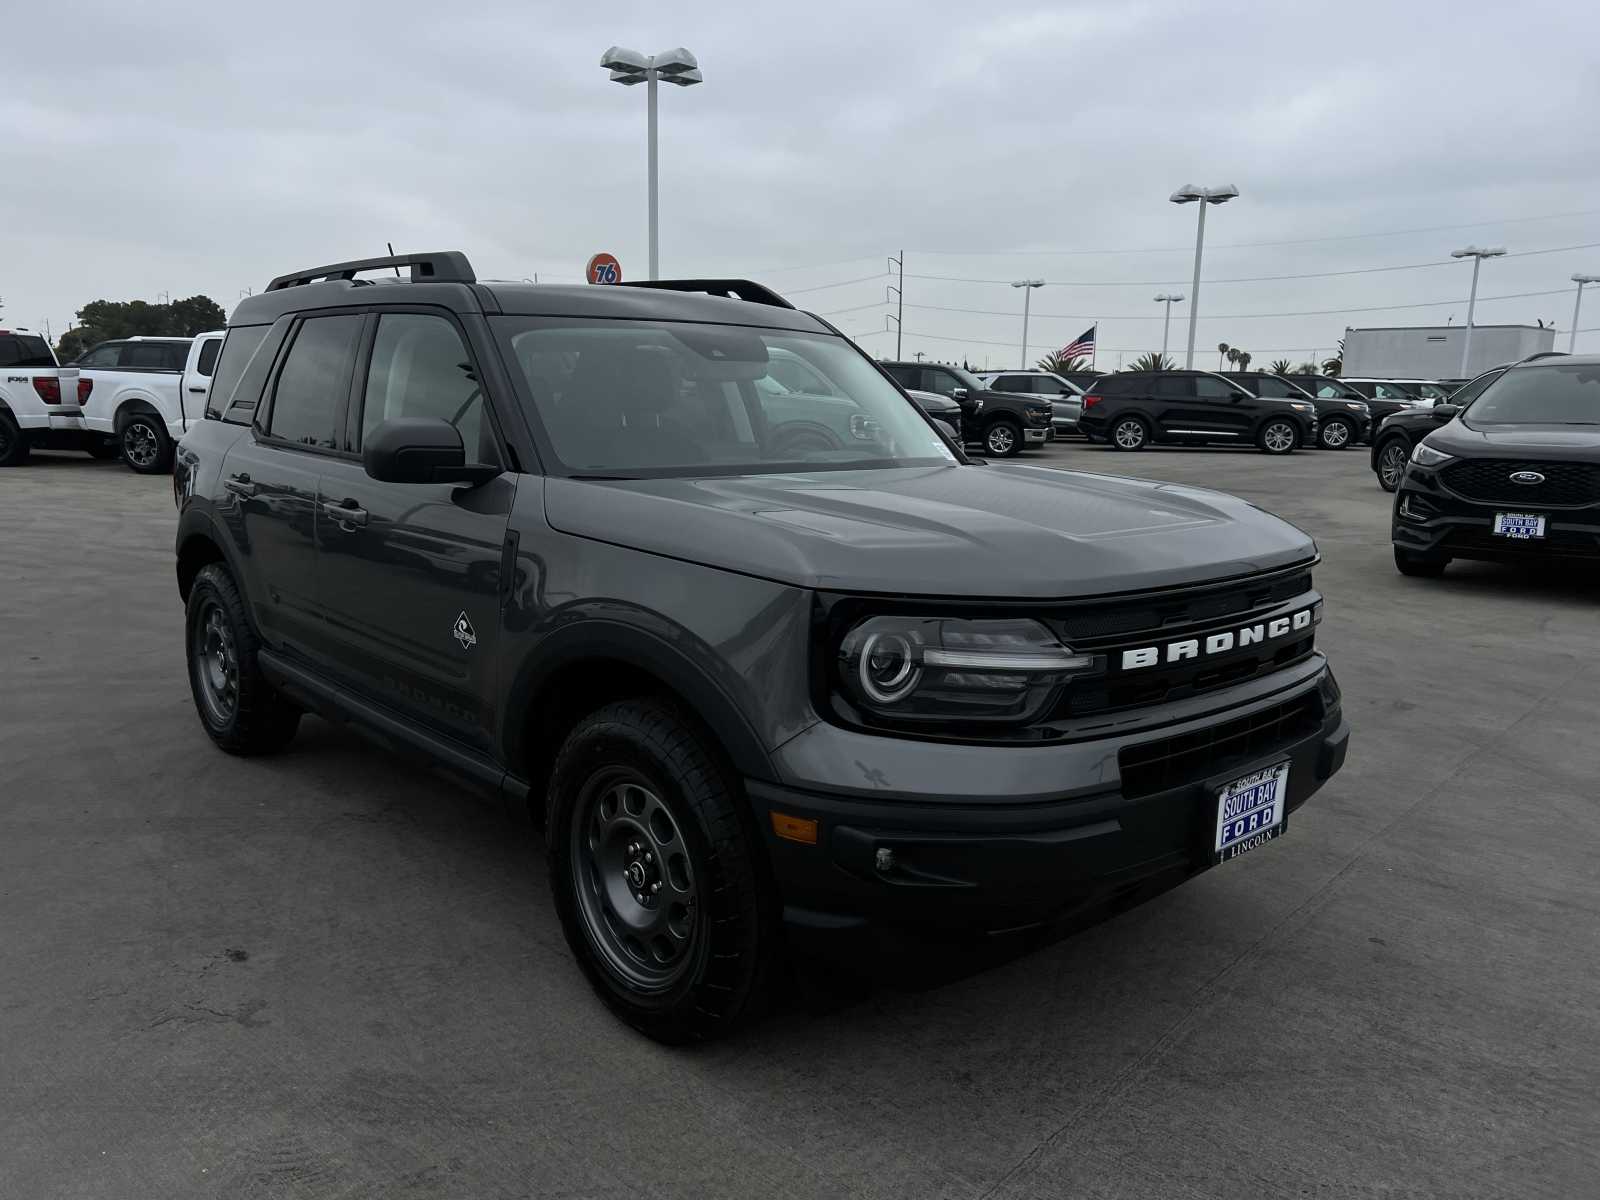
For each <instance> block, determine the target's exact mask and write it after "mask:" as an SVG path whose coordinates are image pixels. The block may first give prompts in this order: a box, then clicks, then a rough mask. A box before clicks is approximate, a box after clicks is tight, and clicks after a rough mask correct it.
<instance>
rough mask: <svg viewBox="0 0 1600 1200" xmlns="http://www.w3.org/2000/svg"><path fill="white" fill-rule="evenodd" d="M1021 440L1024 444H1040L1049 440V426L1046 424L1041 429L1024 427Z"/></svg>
mask: <svg viewBox="0 0 1600 1200" xmlns="http://www.w3.org/2000/svg"><path fill="white" fill-rule="evenodd" d="M1022 440H1023V443H1024V444H1025V445H1029V446H1042V445H1044V444H1045V443H1046V442H1048V441H1049V440H1050V428H1049V426H1046V427H1045V428H1043V429H1024V430H1023V431H1022Z"/></svg>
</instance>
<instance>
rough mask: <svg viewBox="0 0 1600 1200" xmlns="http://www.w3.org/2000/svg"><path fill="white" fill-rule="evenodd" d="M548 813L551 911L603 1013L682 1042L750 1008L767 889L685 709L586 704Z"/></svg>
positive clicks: (557, 768)
mask: <svg viewBox="0 0 1600 1200" xmlns="http://www.w3.org/2000/svg"><path fill="white" fill-rule="evenodd" d="M547 814H548V820H547V822H546V839H547V842H546V853H547V854H548V856H549V861H550V886H551V889H552V892H553V895H554V900H555V905H556V911H557V913H558V914H559V916H560V918H561V924H562V929H563V931H564V932H565V934H566V938H567V944H568V945H569V946H570V947H571V948H572V952H573V954H574V956H575V957H576V958H577V960H578V964H579V965H580V966H581V967H582V968H583V972H584V974H585V976H587V978H588V980H589V984H590V986H591V987H593V988H594V990H595V992H596V994H597V995H599V997H600V998H601V999H602V1000H603V1001H604V1002H605V1003H606V1005H607V1006H608V1007H609V1008H610V1009H611V1010H612V1012H614V1013H615V1014H616V1015H617V1016H618V1017H620V1018H621V1019H622V1020H624V1021H626V1022H627V1023H628V1024H629V1025H632V1026H633V1027H634V1028H635V1029H638V1030H640V1031H641V1032H642V1033H645V1034H647V1035H648V1036H650V1037H652V1038H655V1039H656V1040H658V1041H662V1042H667V1043H681V1042H689V1041H698V1040H703V1039H706V1038H710V1037H716V1036H720V1035H722V1034H724V1033H726V1032H728V1031H729V1030H731V1029H733V1028H735V1027H737V1026H738V1025H739V1024H740V1023H741V1022H743V1021H744V1020H746V1019H747V1018H748V1017H750V1016H751V1015H753V1014H754V1013H755V1012H756V1011H757V1010H758V1009H759V1007H760V1002H761V1001H762V1000H764V999H765V996H766V992H767V982H768V980H769V979H770V976H771V972H772V967H773V964H774V961H775V959H776V953H777V952H776V947H777V942H778V937H777V901H776V896H775V893H774V891H773V889H772V887H771V886H770V883H769V882H768V874H769V872H768V869H767V864H766V860H765V858H764V850H763V847H762V845H761V842H760V839H759V837H758V835H757V832H756V830H755V827H754V821H753V819H752V817H751V816H750V814H749V811H748V804H747V802H745V801H744V800H743V799H742V797H741V796H740V795H739V787H738V783H737V780H736V779H735V778H733V777H732V776H731V775H730V774H729V772H728V771H727V770H726V768H724V767H723V766H722V764H721V760H720V755H719V753H718V752H717V751H716V749H715V748H714V746H713V745H712V744H711V742H710V740H709V735H707V734H705V733H704V732H702V731H701V730H700V729H699V727H698V726H697V724H696V723H695V722H694V721H693V720H692V719H691V718H689V717H687V716H686V715H684V714H682V713H681V712H679V711H678V710H677V709H676V708H675V707H673V706H672V705H670V704H668V703H666V702H664V701H661V700H654V699H637V700H626V701H618V702H616V703H613V704H608V705H606V706H605V707H603V708H601V709H598V710H597V711H595V712H593V713H590V714H589V715H588V716H587V717H584V718H583V719H582V720H581V721H579V722H578V724H577V725H576V726H575V727H574V728H573V730H572V732H571V733H570V734H569V735H568V736H567V738H566V741H565V742H564V743H563V744H562V747H561V751H560V753H559V754H558V755H557V756H556V761H555V765H554V767H553V768H552V770H551V776H550V790H549V794H548V797H547Z"/></svg>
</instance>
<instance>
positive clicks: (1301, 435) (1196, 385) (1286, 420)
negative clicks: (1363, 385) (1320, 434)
mask: <svg viewBox="0 0 1600 1200" xmlns="http://www.w3.org/2000/svg"><path fill="white" fill-rule="evenodd" d="M1078 427H1079V429H1081V430H1082V431H1083V432H1084V433H1085V434H1087V435H1088V436H1089V438H1090V440H1092V441H1107V442H1110V443H1111V445H1112V446H1113V447H1115V448H1116V449H1118V450H1143V449H1144V448H1145V447H1147V446H1149V445H1150V444H1151V443H1152V442H1173V443H1178V444H1188V445H1203V444H1207V443H1212V444H1215V443H1221V444H1223V445H1230V446H1256V447H1259V448H1260V449H1261V450H1262V451H1264V452H1265V453H1267V454H1288V453H1290V452H1292V451H1293V450H1294V449H1295V448H1296V447H1298V446H1305V445H1313V444H1315V439H1316V436H1317V412H1316V408H1315V406H1314V405H1313V404H1312V403H1311V402H1310V401H1309V400H1272V399H1263V398H1262V397H1260V396H1254V395H1251V394H1250V392H1249V391H1247V390H1246V389H1245V388H1243V387H1240V386H1239V385H1238V384H1237V383H1234V382H1233V381H1232V380H1231V379H1225V378H1224V377H1223V376H1221V375H1215V374H1213V373H1211V372H1210V371H1119V372H1118V373H1117V374H1115V375H1104V376H1102V377H1101V378H1100V379H1098V380H1096V381H1095V383H1094V386H1093V387H1092V388H1091V389H1090V390H1089V391H1088V392H1087V393H1085V395H1084V397H1083V415H1082V416H1081V417H1079V418H1078Z"/></svg>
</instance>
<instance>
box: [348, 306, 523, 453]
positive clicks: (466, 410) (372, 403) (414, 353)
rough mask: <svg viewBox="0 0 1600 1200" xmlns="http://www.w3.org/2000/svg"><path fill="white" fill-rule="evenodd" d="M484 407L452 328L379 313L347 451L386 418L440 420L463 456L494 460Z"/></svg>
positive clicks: (439, 320) (420, 317) (428, 319)
mask: <svg viewBox="0 0 1600 1200" xmlns="http://www.w3.org/2000/svg"><path fill="white" fill-rule="evenodd" d="M485 407H486V406H485V402H484V398H483V387H482V385H481V384H480V383H479V382H478V373H477V371H476V370H474V369H473V365H472V356H471V355H470V354H469V353H468V352H467V347H466V345H465V344H464V343H463V342H462V340H461V335H460V334H459V333H458V332H457V331H456V327H455V326H454V325H452V324H451V323H450V322H449V321H447V320H445V319H444V318H443V317H432V316H427V315H426V314H421V313H385V314H383V315H382V316H381V317H379V318H378V334H377V337H376V338H374V339H373V343H372V363H371V365H370V366H369V367H368V368H367V386H366V396H365V399H364V401H363V403H362V406H361V439H360V440H359V441H356V442H355V444H354V445H352V446H351V447H350V448H351V449H352V450H360V449H361V442H364V441H365V440H366V438H367V436H368V435H370V434H371V433H372V431H373V430H374V429H376V428H377V427H378V426H379V425H381V424H382V423H383V422H384V421H388V420H390V419H392V418H395V417H440V418H442V419H444V420H446V421H449V422H450V424H452V425H454V426H455V427H456V428H457V429H458V430H460V431H461V442H462V445H463V446H465V447H466V451H467V456H468V458H470V459H472V460H473V461H476V462H495V461H498V459H499V455H498V454H497V453H496V451H495V447H494V435H493V433H492V431H491V429H490V427H489V424H488V419H487V418H486V417H485V416H484V409H485ZM352 440H354V439H352Z"/></svg>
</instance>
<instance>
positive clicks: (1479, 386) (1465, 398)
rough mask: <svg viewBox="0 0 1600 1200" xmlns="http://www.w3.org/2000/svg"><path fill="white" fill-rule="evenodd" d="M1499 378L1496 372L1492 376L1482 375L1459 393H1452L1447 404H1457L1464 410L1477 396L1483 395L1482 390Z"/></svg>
mask: <svg viewBox="0 0 1600 1200" xmlns="http://www.w3.org/2000/svg"><path fill="white" fill-rule="evenodd" d="M1499 378H1500V375H1499V373H1498V372H1497V373H1495V374H1493V375H1484V376H1481V377H1480V378H1477V379H1474V380H1473V381H1472V382H1471V383H1469V384H1466V385H1465V386H1463V387H1462V388H1461V390H1460V391H1458V392H1456V393H1454V394H1453V395H1452V396H1451V397H1450V400H1449V403H1451V404H1459V405H1461V407H1463V408H1465V407H1466V406H1467V405H1469V404H1471V403H1472V402H1473V401H1474V400H1476V399H1477V398H1478V397H1479V396H1481V395H1483V390H1484V389H1485V388H1486V387H1488V386H1489V385H1490V384H1491V383H1493V382H1494V381H1495V380H1496V379H1499Z"/></svg>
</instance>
